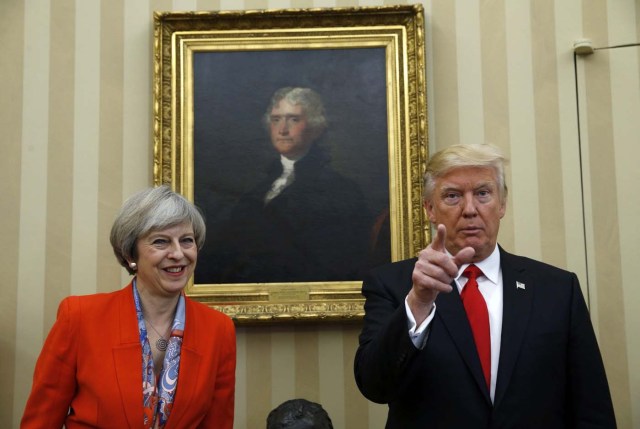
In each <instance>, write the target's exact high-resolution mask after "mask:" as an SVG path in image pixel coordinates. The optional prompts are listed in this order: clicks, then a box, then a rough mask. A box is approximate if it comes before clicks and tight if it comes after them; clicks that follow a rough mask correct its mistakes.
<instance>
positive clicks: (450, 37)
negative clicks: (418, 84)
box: [427, 1, 460, 150]
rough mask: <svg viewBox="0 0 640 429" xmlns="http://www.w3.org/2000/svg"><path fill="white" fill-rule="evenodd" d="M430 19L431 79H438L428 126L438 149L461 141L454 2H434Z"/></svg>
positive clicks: (434, 88)
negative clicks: (430, 121)
mask: <svg viewBox="0 0 640 429" xmlns="http://www.w3.org/2000/svg"><path fill="white" fill-rule="evenodd" d="M428 22H430V23H431V44H432V46H433V52H432V53H431V55H432V57H433V77H432V79H433V81H434V82H436V84H435V85H434V87H433V93H432V94H429V95H428V96H429V100H430V102H431V105H430V106H429V109H430V110H431V111H432V112H433V122H432V123H430V124H429V126H430V127H432V128H433V130H434V133H435V142H433V145H434V146H433V147H434V148H435V149H436V150H438V149H442V148H445V147H447V146H451V145H453V144H457V143H460V127H459V116H458V112H459V109H458V99H459V98H458V80H457V78H456V76H457V74H456V72H455V71H456V70H457V68H458V64H457V46H456V36H455V35H456V20H455V2H452V1H436V2H433V3H432V4H431V17H430V19H428ZM427 79H429V77H427Z"/></svg>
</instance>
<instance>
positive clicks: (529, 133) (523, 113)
mask: <svg viewBox="0 0 640 429" xmlns="http://www.w3.org/2000/svg"><path fill="white" fill-rule="evenodd" d="M505 19H506V32H507V39H506V40H507V46H506V48H507V73H508V75H507V82H508V92H509V123H510V135H511V142H510V150H509V155H510V158H511V168H510V170H509V171H510V173H511V182H510V183H511V189H512V191H513V192H511V203H512V211H511V217H512V219H513V225H514V246H513V248H512V249H511V250H512V251H513V252H515V253H518V254H522V255H527V256H529V257H531V258H535V259H540V256H541V248H540V235H541V227H540V211H539V210H540V202H539V198H538V194H539V190H538V180H537V179H538V177H537V174H538V165H537V153H536V134H535V106H534V95H533V64H532V62H533V59H532V52H531V46H532V40H531V36H532V33H531V10H530V5H529V4H527V3H526V2H510V1H507V2H505Z"/></svg>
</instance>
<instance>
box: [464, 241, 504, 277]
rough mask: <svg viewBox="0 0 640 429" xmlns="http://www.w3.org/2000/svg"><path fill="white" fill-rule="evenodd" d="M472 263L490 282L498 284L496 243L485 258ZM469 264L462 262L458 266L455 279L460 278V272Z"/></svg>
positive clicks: (498, 261) (498, 260)
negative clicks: (462, 263)
mask: <svg viewBox="0 0 640 429" xmlns="http://www.w3.org/2000/svg"><path fill="white" fill-rule="evenodd" d="M474 264H475V265H476V266H477V267H478V268H480V269H481V270H482V274H483V275H484V276H485V277H486V278H487V279H488V280H490V281H491V283H493V284H496V285H497V284H498V279H499V278H500V250H499V249H498V246H497V245H496V247H495V248H494V249H493V252H491V254H490V255H489V256H488V257H487V258H486V259H483V260H482V261H480V262H474ZM469 265H470V264H464V265H462V266H461V267H460V269H459V270H458V275H457V276H456V281H457V280H459V279H460V276H462V273H463V272H464V270H465V269H466V268H467V267H468V266H469Z"/></svg>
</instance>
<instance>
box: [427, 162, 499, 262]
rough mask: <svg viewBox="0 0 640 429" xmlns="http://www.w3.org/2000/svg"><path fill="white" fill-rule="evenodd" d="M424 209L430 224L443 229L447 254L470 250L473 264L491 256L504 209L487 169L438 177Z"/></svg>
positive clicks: (462, 169)
mask: <svg viewBox="0 0 640 429" xmlns="http://www.w3.org/2000/svg"><path fill="white" fill-rule="evenodd" d="M425 208H426V209H427V214H428V215H429V220H430V221H431V222H432V223H434V224H435V225H437V224H440V223H441V224H444V226H446V227H447V235H446V237H445V247H446V248H447V250H448V251H449V252H450V253H451V254H452V255H455V254H457V253H458V252H459V251H460V250H461V249H463V248H465V247H468V246H470V247H473V248H474V249H475V251H476V254H475V256H474V258H473V261H474V262H477V261H482V260H483V259H485V258H487V257H488V256H489V255H490V254H491V252H493V249H494V248H495V246H496V242H497V237H498V230H499V229H500V219H502V217H503V216H504V213H505V209H506V207H505V204H503V203H502V202H501V201H500V192H499V188H498V182H497V180H496V174H495V172H494V170H493V169H492V168H487V167H460V168H455V169H453V170H451V171H450V172H448V173H447V174H445V175H443V176H442V177H439V178H438V179H436V182H435V188H434V191H433V195H432V197H431V201H426V202H425Z"/></svg>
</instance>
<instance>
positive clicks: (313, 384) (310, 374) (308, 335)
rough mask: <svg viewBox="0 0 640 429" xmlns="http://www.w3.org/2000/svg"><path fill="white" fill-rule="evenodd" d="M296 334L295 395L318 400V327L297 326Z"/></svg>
mask: <svg viewBox="0 0 640 429" xmlns="http://www.w3.org/2000/svg"><path fill="white" fill-rule="evenodd" d="M294 334H295V356H294V357H295V374H294V377H295V397H296V398H305V399H308V400H310V401H318V400H319V399H320V398H319V393H320V364H319V345H318V329H317V327H316V326H315V325H313V326H306V325H305V326H296V327H295V328H294ZM289 399H291V398H289Z"/></svg>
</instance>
